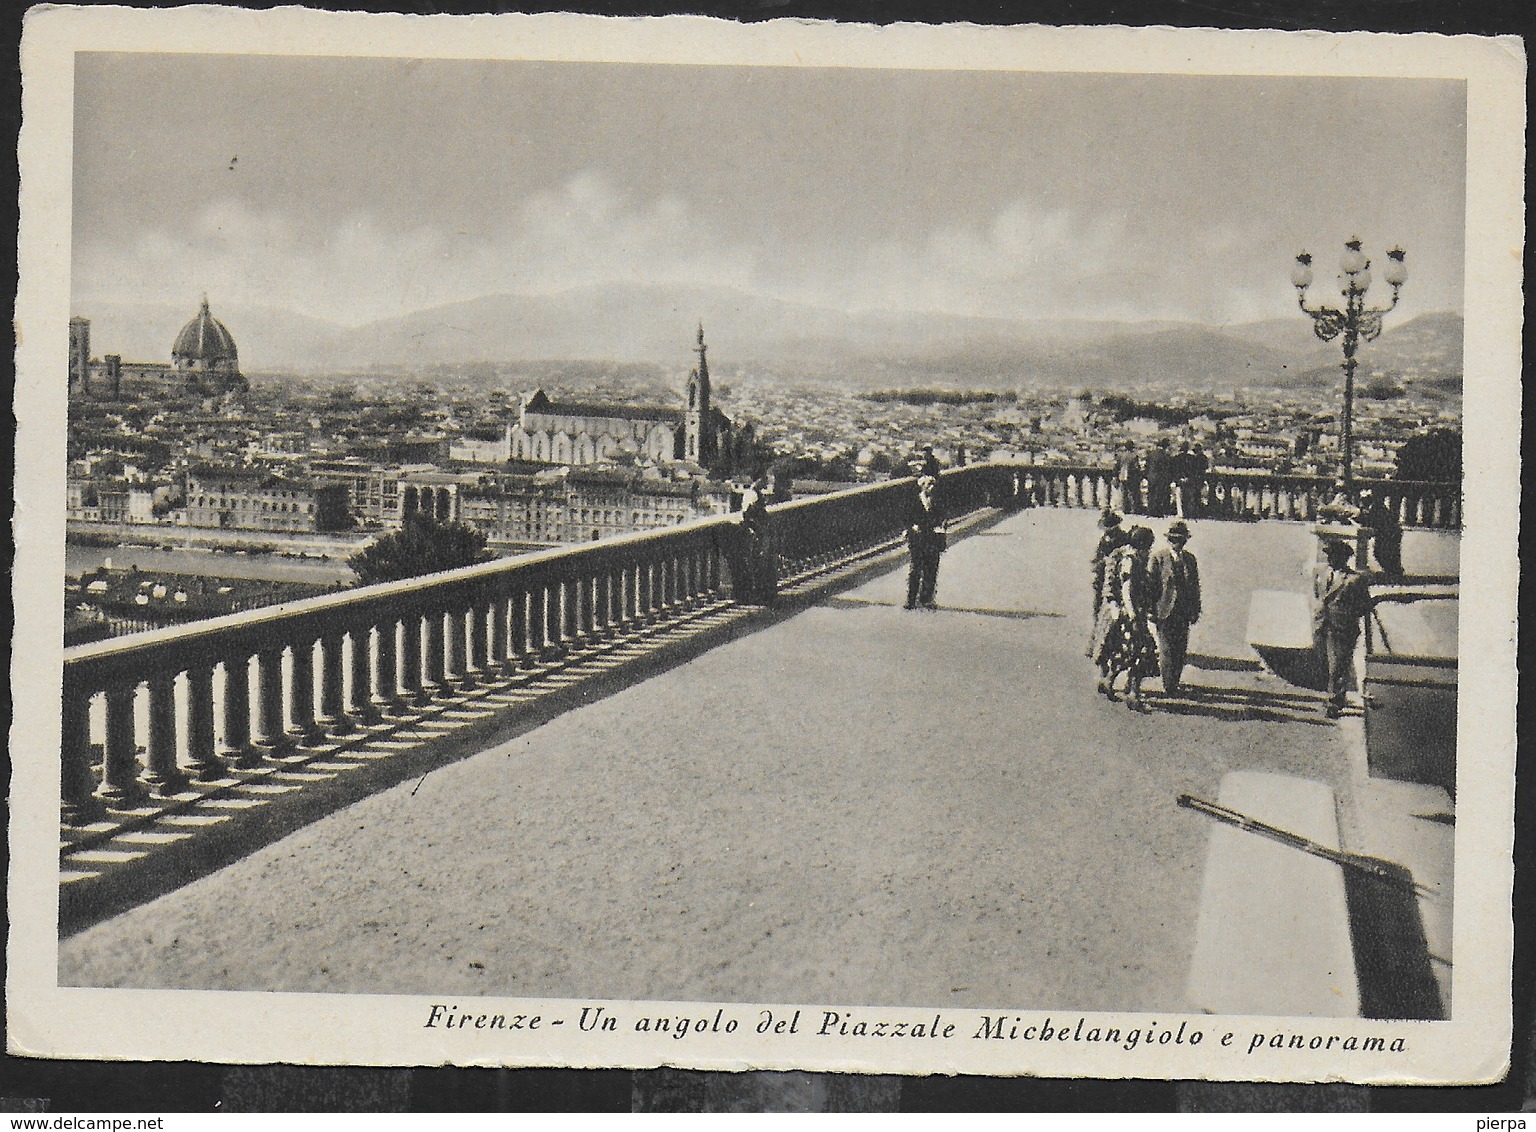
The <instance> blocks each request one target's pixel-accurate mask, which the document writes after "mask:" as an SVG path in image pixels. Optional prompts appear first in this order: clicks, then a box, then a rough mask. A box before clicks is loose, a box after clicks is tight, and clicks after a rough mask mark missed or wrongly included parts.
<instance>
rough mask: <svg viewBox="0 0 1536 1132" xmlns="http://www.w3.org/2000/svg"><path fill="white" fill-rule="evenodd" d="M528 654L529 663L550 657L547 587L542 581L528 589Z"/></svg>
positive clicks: (536, 662) (535, 662)
mask: <svg viewBox="0 0 1536 1132" xmlns="http://www.w3.org/2000/svg"><path fill="white" fill-rule="evenodd" d="M528 656H529V662H530V664H538V663H539V662H540V661H544V660H548V659H550V640H549V587H548V586H546V585H545V584H544V583H543V582H538V583H536V584H535V585H534V586H533V587H532V588H531V589H530V590H529V591H528Z"/></svg>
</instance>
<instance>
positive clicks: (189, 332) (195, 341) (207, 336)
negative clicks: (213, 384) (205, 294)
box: [171, 298, 240, 372]
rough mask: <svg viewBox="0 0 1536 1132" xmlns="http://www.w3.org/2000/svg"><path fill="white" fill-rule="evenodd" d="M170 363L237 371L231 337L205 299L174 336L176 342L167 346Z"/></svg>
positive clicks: (235, 352)
mask: <svg viewBox="0 0 1536 1132" xmlns="http://www.w3.org/2000/svg"><path fill="white" fill-rule="evenodd" d="M171 364H172V365H173V366H175V367H176V368H177V369H199V370H210V369H216V370H228V371H231V372H237V371H238V370H239V368H240V363H239V354H238V352H237V351H236V350H235V340H234V338H233V336H231V334H230V333H229V331H228V330H227V329H225V327H224V324H223V323H222V322H220V321H219V320H218V319H216V318H214V317H213V315H212V314H211V313H209V310H208V300H207V299H206V298H204V299H203V305H202V308H201V309H200V310H199V311H198V312H197V316H196V317H195V318H193V319H192V321H191V322H189V323H187V324H186V325H185V326H183V327H182V328H181V333H180V334H178V335H176V344H175V345H174V346H172V347H171Z"/></svg>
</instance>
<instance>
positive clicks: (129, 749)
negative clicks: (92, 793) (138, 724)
mask: <svg viewBox="0 0 1536 1132" xmlns="http://www.w3.org/2000/svg"><path fill="white" fill-rule="evenodd" d="M137 692H138V685H136V684H129V683H121V684H113V685H110V686H109V687H108V688H107V744H106V748H107V749H106V754H105V757H104V758H103V760H102V768H101V789H100V790H99V791H98V793H97V796H98V797H99V798H100V799H101V800H102V801H103V802H105V803H106V804H107V805H108V806H109V807H112V808H114V809H129V808H131V807H133V806H137V805H138V804H139V803H141V802H143V801H144V800H145V798H146V797H147V795H148V791H146V790H145V789H144V784H143V783H142V782H140V781H139V747H138V742H137V738H136V736H135V734H134V722H133V704H134V697H135V696H136V694H137Z"/></svg>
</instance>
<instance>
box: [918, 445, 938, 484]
mask: <svg viewBox="0 0 1536 1132" xmlns="http://www.w3.org/2000/svg"><path fill="white" fill-rule="evenodd" d="M922 453H923V464H922V470H921V471H920V472H918V475H921V476H932V477H933V478H934V479H938V478H939V473H940V472H941V471H943V470H944V469H943V468H942V467H941V466H940V465H939V458H938V457H937V456H935V455H934V454H933V445H931V444H925V445H923V448H922Z"/></svg>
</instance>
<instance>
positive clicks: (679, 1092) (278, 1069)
mask: <svg viewBox="0 0 1536 1132" xmlns="http://www.w3.org/2000/svg"><path fill="white" fill-rule="evenodd" d="M136 6H146V5H142V4H141V5H136ZM246 6H248V7H252V8H266V7H273V6H275V5H274V4H270V3H249V4H247V5H246ZM312 6H316V7H320V6H334V5H319V4H315V5H312ZM347 7H348V8H350V9H353V10H369V11H403V12H416V13H430V12H470V11H523V12H541V11H581V12H591V13H597V14H603V15H660V14H669V13H694V14H703V15H713V16H721V17H726V18H731V19H738V20H743V21H758V20H765V19H774V18H778V17H785V16H795V17H805V18H816V19H833V20H841V21H853V22H863V23H879V24H884V23H892V22H898V21H915V22H926V23H938V22H954V21H968V22H974V23H983V24H1010V23H1047V24H1117V23H1118V24H1128V25H1133V26H1146V25H1157V24H1161V25H1168V26H1175V27H1226V28H1240V29H1241V28H1281V29H1304V28H1314V29H1321V30H1327V31H1354V30H1374V31H1395V32H1410V31H1431V32H1441V33H1445V34H1462V33H1470V34H1482V35H1492V34H1515V35H1521V36H1523V37H1524V38H1525V40H1526V44H1527V51H1528V52H1529V49H1530V42H1531V38H1532V33H1533V31H1536V5H1532V4H1531V3H1530V0H1476V2H1473V0H1465V2H1462V0H1225V2H1220V0H1037V2H1033V3H997V2H990V3H989V2H984V0H948V2H944V0H878V2H877V0H733V2H722V0H694V2H688V0H630V2H627V3H626V2H610V3H599V2H594V0H585V2H580V0H578V2H575V3H520V4H515V5H483V6H477V7H473V8H472V7H468V6H458V5H446V4H429V3H399V4H372V3H356V4H350V5H347ZM5 35H6V38H7V42H6V44H5V46H6V50H7V52H8V57H9V58H10V59H11V60H12V65H11V67H10V69H9V70H8V72H7V84H8V88H7V90H6V97H5V99H4V102H3V105H4V112H5V115H6V122H5V124H6V127H7V129H8V131H10V133H11V135H12V136H13V137H14V136H15V132H16V130H17V128H18V126H19V120H20V88H21V83H20V73H19V70H18V68H17V67H16V65H15V61H16V60H17V58H18V53H17V45H18V42H19V35H20V19H19V18H16V19H13V20H11V21H9V22H8V23H7V26H6V30H5ZM1327 144H1328V140H1327V138H1326V137H1319V138H1318V145H1319V146H1320V147H1325V146H1326V145H1327ZM1527 148H1528V149H1529V146H1528V147H1527ZM13 152H14V150H13ZM1404 160H1405V161H1411V160H1412V155H1411V154H1404ZM7 168H8V170H9V171H10V173H11V175H12V176H13V177H14V176H15V166H14V164H10V165H8V167H7ZM1529 180H1530V176H1529V171H1528V174H1527V181H1528V182H1529ZM14 200H15V196H14V194H12V195H8V196H6V197H5V202H6V203H5V205H4V207H5V208H6V209H8V210H9V209H12V208H14V205H13V204H11V203H10V202H12V201H14ZM5 219H6V221H7V222H9V223H10V224H11V226H12V229H13V230H14V225H15V219H16V216H15V213H14V212H12V213H10V215H8V216H7V217H6V218H5ZM13 286H14V284H13ZM1530 363H1531V359H1530V347H1529V345H1527V347H1526V370H1527V372H1532V369H1531V364H1530ZM13 427H14V425H13ZM13 451H14V448H13V446H11V445H8V446H7V448H6V459H8V460H13V459H14V456H13ZM8 470H10V471H12V472H13V467H12V468H11V469H8ZM7 482H9V483H14V478H13V476H8V477H7ZM6 553H7V555H9V546H8V545H7V547H6ZM7 565H9V561H7ZM1522 643H1523V635H1522ZM1521 652H1522V657H1523V655H1524V650H1523V649H1522V650H1521ZM1524 683H1525V682H1524V680H1522V681H1521V685H1522V692H1523V690H1524ZM5 696H6V700H5V707H6V709H7V715H9V707H10V703H9V690H8V688H7V691H6V693H5ZM1523 698H1524V697H1523V696H1522V699H1523ZM1519 769H1520V771H1521V773H1520V775H1519V781H1518V785H1517V811H1516V812H1517V815H1518V820H1517V824H1516V847H1515V858H1516V881H1515V904H1514V921H1515V947H1516V967H1515V973H1514V974H1515V977H1514V1000H1515V1041H1514V1047H1513V1049H1512V1050H1511V1064H1512V1065H1513V1066H1514V1071H1513V1072H1512V1073H1511V1075H1510V1077H1509V1078H1507V1079H1506V1080H1505V1081H1504V1082H1503V1083H1502V1084H1499V1085H1491V1086H1484V1087H1473V1088H1409V1087H1402V1088H1377V1087H1364V1086H1350V1085H1314V1086H1297V1085H1255V1084H1216V1083H1202V1082H1168V1081H1098V1080H1070V1081H1068V1080H1049V1079H1039V1078H979V1077H927V1078H890V1077H871V1078H860V1077H840V1076H837V1075H831V1074H805V1073H792V1074H768V1073H760V1074H741V1075H732V1074H711V1073H696V1072H688V1071H679V1070H656V1071H647V1072H636V1073H631V1072H628V1071H624V1070H559V1069H515V1070H514V1069H454V1068H430V1069H365V1068H347V1067H339V1068H331V1067H325V1068H316V1067H294V1066H220V1065H205V1064H197V1063H170V1064H150V1063H134V1062H91V1061H74V1062H65V1061H52V1062H49V1061H36V1060H31V1059H23V1058H14V1057H9V1056H3V1057H0V1111H3V1110H10V1111H16V1110H18V1109H23V1110H24V1109H32V1110H34V1111H35V1110H37V1109H43V1108H46V1109H51V1110H53V1111H65V1112H69V1111H77V1112H78V1111H98V1112H100V1111H123V1112H211V1111H217V1110H220V1109H222V1110H223V1111H246V1112H285V1111H288V1112H402V1111H405V1112H551V1111H568V1112H628V1111H653V1112H687V1111H701V1110H712V1111H720V1110H731V1109H733V1110H736V1111H751V1110H775V1109H777V1110H785V1109H790V1110H810V1111H894V1110H897V1109H900V1110H902V1111H910V1112H1073V1111H1081V1112H1135V1111H1141V1112H1180V1111H1183V1112H1202V1111H1204V1112H1223V1111H1224V1112H1327V1111H1335V1112H1337V1111H1343V1112H1366V1111H1376V1112H1470V1113H1484V1112H1511V1111H1519V1110H1521V1109H1530V1108H1532V1107H1536V1056H1533V1048H1536V1043H1533V1037H1536V1018H1533V1015H1536V982H1533V978H1532V963H1531V958H1532V956H1531V952H1532V936H1533V934H1536V933H1533V926H1536V900H1533V893H1532V879H1531V878H1532V854H1533V849H1532V840H1533V836H1532V831H1531V828H1530V826H1531V821H1530V815H1531V811H1532V797H1531V795H1532V786H1531V773H1530V770H1529V757H1528V755H1527V754H1526V752H1524V751H1523V750H1522V752H1521V756H1520V760H1519ZM8 772H9V764H8V763H7V766H6V773H7V781H8Z"/></svg>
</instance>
